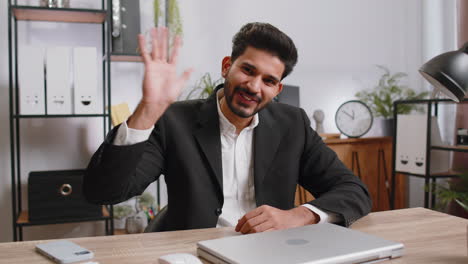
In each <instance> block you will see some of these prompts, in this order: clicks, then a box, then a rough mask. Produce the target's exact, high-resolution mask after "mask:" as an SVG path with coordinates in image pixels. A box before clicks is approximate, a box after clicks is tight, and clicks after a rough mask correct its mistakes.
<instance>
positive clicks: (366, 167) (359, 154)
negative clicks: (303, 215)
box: [296, 137, 407, 211]
mask: <svg viewBox="0 0 468 264" xmlns="http://www.w3.org/2000/svg"><path fill="white" fill-rule="evenodd" d="M325 143H326V144H327V145H328V146H329V147H330V148H331V149H332V150H334V151H335V152H336V154H337V155H338V157H339V158H340V160H341V161H342V162H343V163H344V164H345V165H346V166H347V167H348V168H349V169H350V170H352V171H353V172H354V174H355V175H356V176H358V177H359V178H361V180H362V181H363V182H364V183H365V184H366V185H367V187H368V188H369V192H370V195H371V198H372V203H373V206H372V211H384V210H389V209H390V195H391V186H390V185H391V182H392V181H391V177H392V138H391V137H375V138H350V139H329V140H325ZM395 185H396V192H395V208H404V207H406V185H407V184H406V179H405V177H396V184H395ZM312 199H313V196H312V195H311V194H310V193H309V192H307V191H305V190H304V189H303V188H302V187H299V186H298V188H297V192H296V205H299V204H303V203H305V202H307V201H310V200H312Z"/></svg>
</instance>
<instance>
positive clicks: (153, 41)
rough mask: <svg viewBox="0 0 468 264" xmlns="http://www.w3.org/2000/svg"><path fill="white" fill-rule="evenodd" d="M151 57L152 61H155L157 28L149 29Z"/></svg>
mask: <svg viewBox="0 0 468 264" xmlns="http://www.w3.org/2000/svg"><path fill="white" fill-rule="evenodd" d="M151 48H152V51H151V57H153V60H156V59H157V58H158V57H157V55H158V29H157V28H152V29H151Z"/></svg>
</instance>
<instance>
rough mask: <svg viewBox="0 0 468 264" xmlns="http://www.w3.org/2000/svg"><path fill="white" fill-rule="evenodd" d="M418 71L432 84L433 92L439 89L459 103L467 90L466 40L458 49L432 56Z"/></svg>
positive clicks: (467, 47)
mask: <svg viewBox="0 0 468 264" xmlns="http://www.w3.org/2000/svg"><path fill="white" fill-rule="evenodd" d="M419 72H420V73H421V74H422V76H423V77H424V78H425V79H426V80H428V81H429V82H430V83H431V84H432V85H433V86H434V89H435V91H434V92H435V93H434V94H436V93H437V92H439V91H441V92H442V93H443V94H445V95H446V96H448V97H449V98H450V99H452V100H454V101H455V102H458V103H459V102H460V101H462V100H463V98H464V97H465V93H466V91H467V90H468V88H467V87H468V42H467V43H465V45H464V46H463V47H462V48H461V49H459V50H456V51H450V52H447V53H443V54H441V55H439V56H437V57H434V58H432V59H431V60H430V61H428V62H426V63H425V64H424V65H423V66H421V68H420V69H419Z"/></svg>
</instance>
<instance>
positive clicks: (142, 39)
mask: <svg viewBox="0 0 468 264" xmlns="http://www.w3.org/2000/svg"><path fill="white" fill-rule="evenodd" d="M138 47H139V48H140V55H141V57H142V58H143V62H144V63H146V62H147V61H149V60H151V58H150V55H149V54H148V52H147V51H146V39H145V36H144V35H142V34H138Z"/></svg>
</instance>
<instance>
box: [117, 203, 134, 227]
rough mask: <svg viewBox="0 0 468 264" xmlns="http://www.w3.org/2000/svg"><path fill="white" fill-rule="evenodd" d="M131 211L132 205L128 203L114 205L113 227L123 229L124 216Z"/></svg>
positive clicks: (131, 212)
mask: <svg viewBox="0 0 468 264" xmlns="http://www.w3.org/2000/svg"><path fill="white" fill-rule="evenodd" d="M133 213H134V211H133V209H132V207H131V206H130V205H128V204H125V205H116V206H114V228H115V229H124V228H125V221H126V218H127V217H128V216H129V215H131V214H133Z"/></svg>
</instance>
